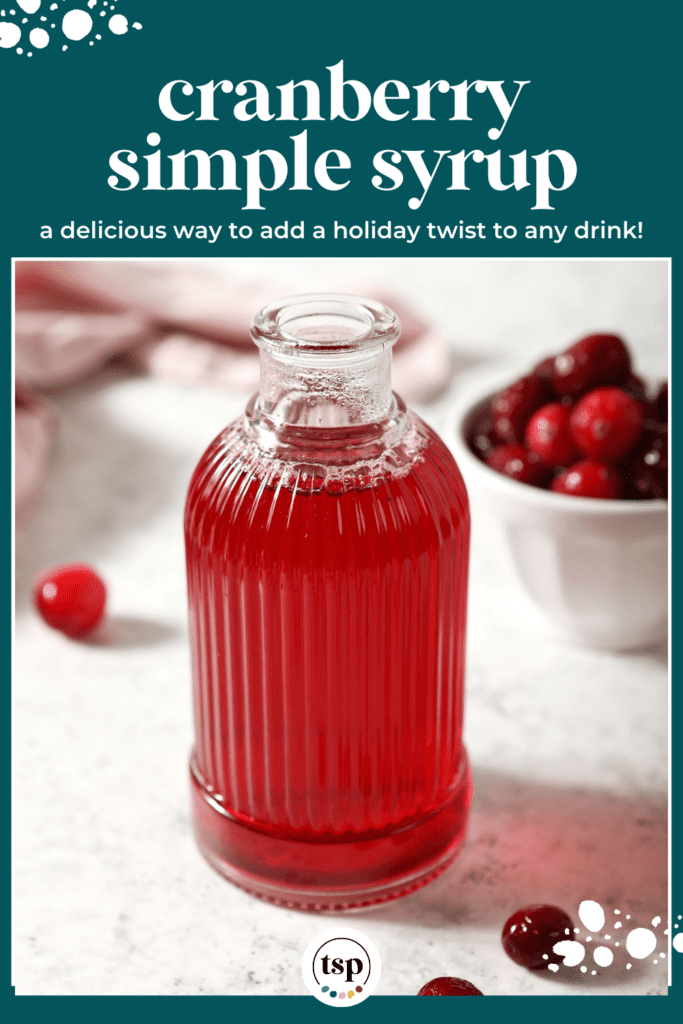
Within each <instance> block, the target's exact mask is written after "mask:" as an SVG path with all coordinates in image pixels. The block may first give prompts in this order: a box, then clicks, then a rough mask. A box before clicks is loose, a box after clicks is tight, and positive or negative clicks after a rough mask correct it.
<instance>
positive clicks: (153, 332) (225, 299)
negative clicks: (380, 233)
mask: <svg viewBox="0 0 683 1024" xmlns="http://www.w3.org/2000/svg"><path fill="white" fill-rule="evenodd" d="M299 266H300V267H301V269H302V275H301V276H302V281H301V285H297V287H296V288H294V289H286V288H285V293H286V291H287V290H289V291H292V292H293V291H298V292H304V291H306V290H308V291H318V292H319V291H334V292H347V293H354V292H355V293H358V292H360V293H361V294H372V295H373V296H374V297H375V298H380V299H382V300H383V301H385V302H386V303H387V305H389V306H391V307H392V308H393V309H394V310H395V311H396V313H397V314H398V316H399V318H400V320H401V324H402V333H401V338H400V339H399V342H398V344H397V345H396V347H395V350H394V357H395V358H394V372H393V379H394V386H395V388H396V390H397V391H398V392H399V393H400V394H402V395H403V397H404V398H405V399H406V400H407V401H409V402H415V401H418V402H419V401H425V400H428V399H429V398H430V397H431V396H432V395H433V394H434V393H436V392H437V391H438V390H440V389H441V388H442V387H443V386H444V384H445V383H446V380H447V377H448V372H449V355H448V348H447V345H446V342H445V339H444V338H443V337H442V336H441V334H440V333H439V332H438V331H436V330H434V329H432V328H430V327H429V326H428V325H426V324H425V323H423V322H422V321H421V320H420V319H419V318H418V317H417V316H416V315H415V314H414V313H413V312H412V311H411V310H409V309H407V308H404V307H403V304H402V303H401V302H400V301H396V299H394V298H392V297H391V296H383V295H382V294H381V289H375V288H373V287H372V284H371V283H369V282H368V281H362V283H361V284H360V287H359V286H358V285H357V283H356V281H354V279H353V278H352V277H351V276H350V274H349V272H348V271H346V270H345V271H344V272H342V273H340V272H339V271H338V270H337V271H336V272H335V273H334V274H331V275H330V279H329V280H328V281H325V282H324V283H322V284H321V281H320V275H319V274H316V275H315V280H314V281H311V282H310V283H308V284H307V282H306V271H305V268H306V264H300V265H299ZM350 266H351V267H352V268H353V267H354V264H350ZM245 269H246V270H247V271H248V272H249V273H251V274H252V276H249V274H248V273H247V274H245ZM341 278H343V280H342V279H341ZM15 280H16V317H15V324H16V326H15V335H16V338H15V342H16V379H17V385H18V388H20V389H21V390H20V391H19V392H18V398H17V421H16V422H17V428H16V445H15V448H16V473H15V483H16V506H17V515H18V516H20V515H21V514H22V513H24V512H25V510H26V509H27V508H28V507H29V506H30V504H31V502H32V501H33V500H35V497H36V493H37V488H38V487H39V484H40V481H41V479H42V478H43V476H44V474H45V471H46V466H47V463H48V460H49V452H50V450H51V447H52V445H53V443H54V439H55V437H56V432H57V425H58V421H57V417H56V414H55V412H54V410H53V409H52V408H51V407H50V405H49V404H48V403H46V402H45V401H44V399H41V398H39V396H38V394H37V392H49V391H50V389H53V388H55V387H61V386H64V385H66V384H69V383H70V382H71V381H75V380H77V379H78V378H80V377H83V376H85V375H86V374H88V373H91V372H93V371H96V370H97V369H99V368H100V367H101V366H103V365H104V363H105V362H106V361H107V360H108V359H110V358H111V357H112V356H114V355H117V354H120V353H122V352H127V353H129V354H130V355H132V356H133V357H134V358H135V360H136V362H137V364H138V365H139V367H140V368H141V369H142V370H143V371H145V372H149V373H152V374H155V375H157V376H160V377H166V378H169V379H172V380H177V381H181V382H183V383H190V384H197V385H210V386H215V387H222V388H226V389H230V390H233V391H235V390H237V391H241V392H244V393H250V392H252V391H254V390H255V389H256V388H257V386H258V353H257V351H256V349H255V347H254V346H253V344H252V342H251V338H250V323H251V319H252V317H253V315H254V313H255V312H256V311H257V310H259V309H261V308H262V307H263V306H265V305H266V304H267V303H269V302H272V301H273V300H275V299H278V298H281V297H282V293H283V285H282V278H281V276H278V277H277V278H273V279H272V280H268V275H267V273H266V274H265V275H264V277H263V278H262V279H261V278H259V279H258V280H254V277H253V266H249V265H248V264H246V263H244V264H240V263H232V262H229V261H227V260H225V261H224V260H212V261H206V262H204V261H197V262H190V263H186V262H180V261H172V262H171V261H168V262H148V261H144V262H127V261H125V262H105V261H102V262H78V261H74V262H19V263H17V264H16V276H15Z"/></svg>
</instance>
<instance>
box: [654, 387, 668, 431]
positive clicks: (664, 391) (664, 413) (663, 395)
mask: <svg viewBox="0 0 683 1024" xmlns="http://www.w3.org/2000/svg"><path fill="white" fill-rule="evenodd" d="M654 405H655V415H656V417H657V419H658V420H659V422H660V423H668V422H669V385H668V384H667V382H666V381H664V383H663V384H662V385H661V387H660V389H659V392H658V393H657V397H656V398H655V402H654Z"/></svg>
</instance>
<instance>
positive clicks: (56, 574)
mask: <svg viewBox="0 0 683 1024" xmlns="http://www.w3.org/2000/svg"><path fill="white" fill-rule="evenodd" d="M33 599H34V601H35V605H36V608H37V609H38V611H39V612H40V614H41V616H42V617H43V619H44V620H45V622H46V623H47V624H48V626H51V627H52V628H53V629H57V630H59V631H60V632H61V633H65V634H66V636H69V637H72V638H73V639H75V638H77V637H83V636H86V635H87V634H88V633H91V632H92V630H93V629H95V627H96V626H97V625H99V623H100V622H101V621H102V618H103V616H104V606H105V604H106V600H107V591H106V588H105V585H104V583H103V581H102V579H101V577H100V576H98V574H97V573H96V572H95V570H94V569H92V568H91V567H90V566H89V565H81V564H74V565H60V566H57V567H56V568H53V569H46V570H45V571H44V572H42V573H40V575H39V576H38V577H37V578H36V580H35V582H34V584H33Z"/></svg>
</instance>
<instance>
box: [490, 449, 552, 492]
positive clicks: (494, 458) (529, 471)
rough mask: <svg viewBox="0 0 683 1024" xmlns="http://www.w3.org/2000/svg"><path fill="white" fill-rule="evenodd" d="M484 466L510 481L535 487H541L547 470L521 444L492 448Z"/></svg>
mask: <svg viewBox="0 0 683 1024" xmlns="http://www.w3.org/2000/svg"><path fill="white" fill-rule="evenodd" d="M486 465H487V466H490V468H491V469H495V470H496V472H497V473H503V475H504V476H509V477H510V478H511V479H512V480H519V482H520V483H522V484H532V486H535V487H541V486H542V485H543V483H544V482H545V479H546V477H547V475H548V470H547V469H546V468H545V467H544V466H543V465H541V463H540V462H539V461H538V459H537V458H536V456H535V455H534V453H533V452H529V451H527V450H526V448H523V447H522V445H521V444H502V445H500V446H499V447H498V448H494V449H493V451H492V452H491V454H490V455H489V456H488V457H487V459H486Z"/></svg>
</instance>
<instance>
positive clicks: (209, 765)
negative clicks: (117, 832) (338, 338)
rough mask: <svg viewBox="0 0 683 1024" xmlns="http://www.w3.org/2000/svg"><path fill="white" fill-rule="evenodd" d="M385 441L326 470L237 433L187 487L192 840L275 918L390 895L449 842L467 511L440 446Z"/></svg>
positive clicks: (460, 811)
mask: <svg viewBox="0 0 683 1024" xmlns="http://www.w3.org/2000/svg"><path fill="white" fill-rule="evenodd" d="M404 427H405V433H404V434H403V437H402V438H401V439H400V440H399V442H398V443H397V444H395V445H393V447H388V448H385V449H384V450H382V451H381V453H380V454H379V455H375V456H373V457H371V458H366V459H365V460H364V461H362V462H360V463H358V462H356V463H353V462H350V463H349V462H348V460H347V464H346V466H345V467H341V468H340V467H339V465H338V464H336V465H335V466H333V467H331V468H330V465H329V464H328V466H327V467H326V466H325V465H322V466H321V464H320V463H321V462H324V458H323V457H322V456H321V454H320V452H318V453H317V454H316V451H315V444H314V443H313V446H311V445H310V444H309V447H308V449H307V451H306V455H307V458H306V459H302V458H300V459H299V460H298V462H297V461H294V460H293V459H292V456H291V451H290V452H289V454H288V455H287V456H286V457H285V458H273V457H272V453H271V456H270V457H269V456H268V454H267V453H265V452H264V451H263V450H262V449H261V448H259V446H258V445H257V444H256V443H255V442H254V440H253V437H251V436H250V434H249V420H248V416H247V418H246V419H241V420H238V421H236V422H235V423H234V424H232V425H231V426H230V427H228V428H227V429H226V430H225V431H223V433H222V434H221V435H219V437H218V438H216V440H215V441H214V442H213V444H212V445H211V446H210V447H209V448H208V450H207V451H206V453H205V454H204V456H203V458H202V459H201V461H200V463H199V465H198V467H197V469H196V471H195V474H194V477H193V479H192V482H191V484H190V489H189V494H188V499H187V506H186V516H185V534H186V545H187V564H188V589H189V605H190V631H191V640H192V656H193V676H194V713H195V728H196V745H195V749H194V752H193V756H192V762H191V778H192V793H193V811H194V826H195V834H196V837H197V840H198V843H199V847H200V849H201V851H202V853H203V854H204V856H205V857H206V858H207V860H208V861H209V862H210V863H211V864H212V866H213V867H214V868H216V870H218V871H219V872H220V873H221V874H222V875H223V876H224V877H226V878H228V879H229V880H230V881H232V882H234V883H236V884H237V885H239V886H241V887H243V888H245V889H247V890H248V891H250V892H252V893H254V894H256V895H258V896H261V897H262V898H265V899H268V900H271V901H273V902H276V903H280V904H285V905H287V906H292V907H297V908H302V909H304V908H306V909H317V910H324V909H346V908H351V907H357V906H365V905H369V904H372V903H377V902H381V901H384V900H387V899H392V898H394V897H397V896H400V895H403V894H404V893H407V892H410V891H412V890H413V889H416V888H418V887H419V886H420V885H423V884H425V883H426V882H427V881H429V880H430V879H431V878H433V877H435V876H436V875H437V874H438V873H440V871H442V870H443V869H444V868H445V867H446V866H447V864H448V863H449V862H450V860H451V859H452V858H453V857H454V856H455V854H456V853H457V852H458V849H459V847H460V845H461V843H462V840H463V837H464V831H465V824H466V818H467V810H468V806H469V802H470V798H471V785H470V778H469V771H468V766H467V759H466V755H465V751H464V748H463V745H462V739H461V729H462V713H463V682H464V680H463V674H464V639H465V613H466V597H467V564H468V546H469V513H468V507H467V496H466V493H465V488H464V485H463V482H462V479H461V477H460V473H459V471H458V469H457V467H456V465H455V462H454V461H453V458H452V456H451V455H450V453H449V451H448V449H447V448H446V447H445V445H444V444H443V443H442V442H441V441H440V440H439V438H438V437H437V436H436V435H435V434H434V433H433V432H432V431H431V430H430V429H429V428H428V427H427V426H426V425H425V424H424V423H423V422H422V421H421V420H419V419H418V418H417V417H415V416H413V415H412V414H407V418H406V419H405V420H404ZM357 434H358V431H357V430H356V435H357ZM336 436H337V438H338V441H339V443H340V444H341V443H342V442H343V431H341V432H339V431H337V434H336Z"/></svg>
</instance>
